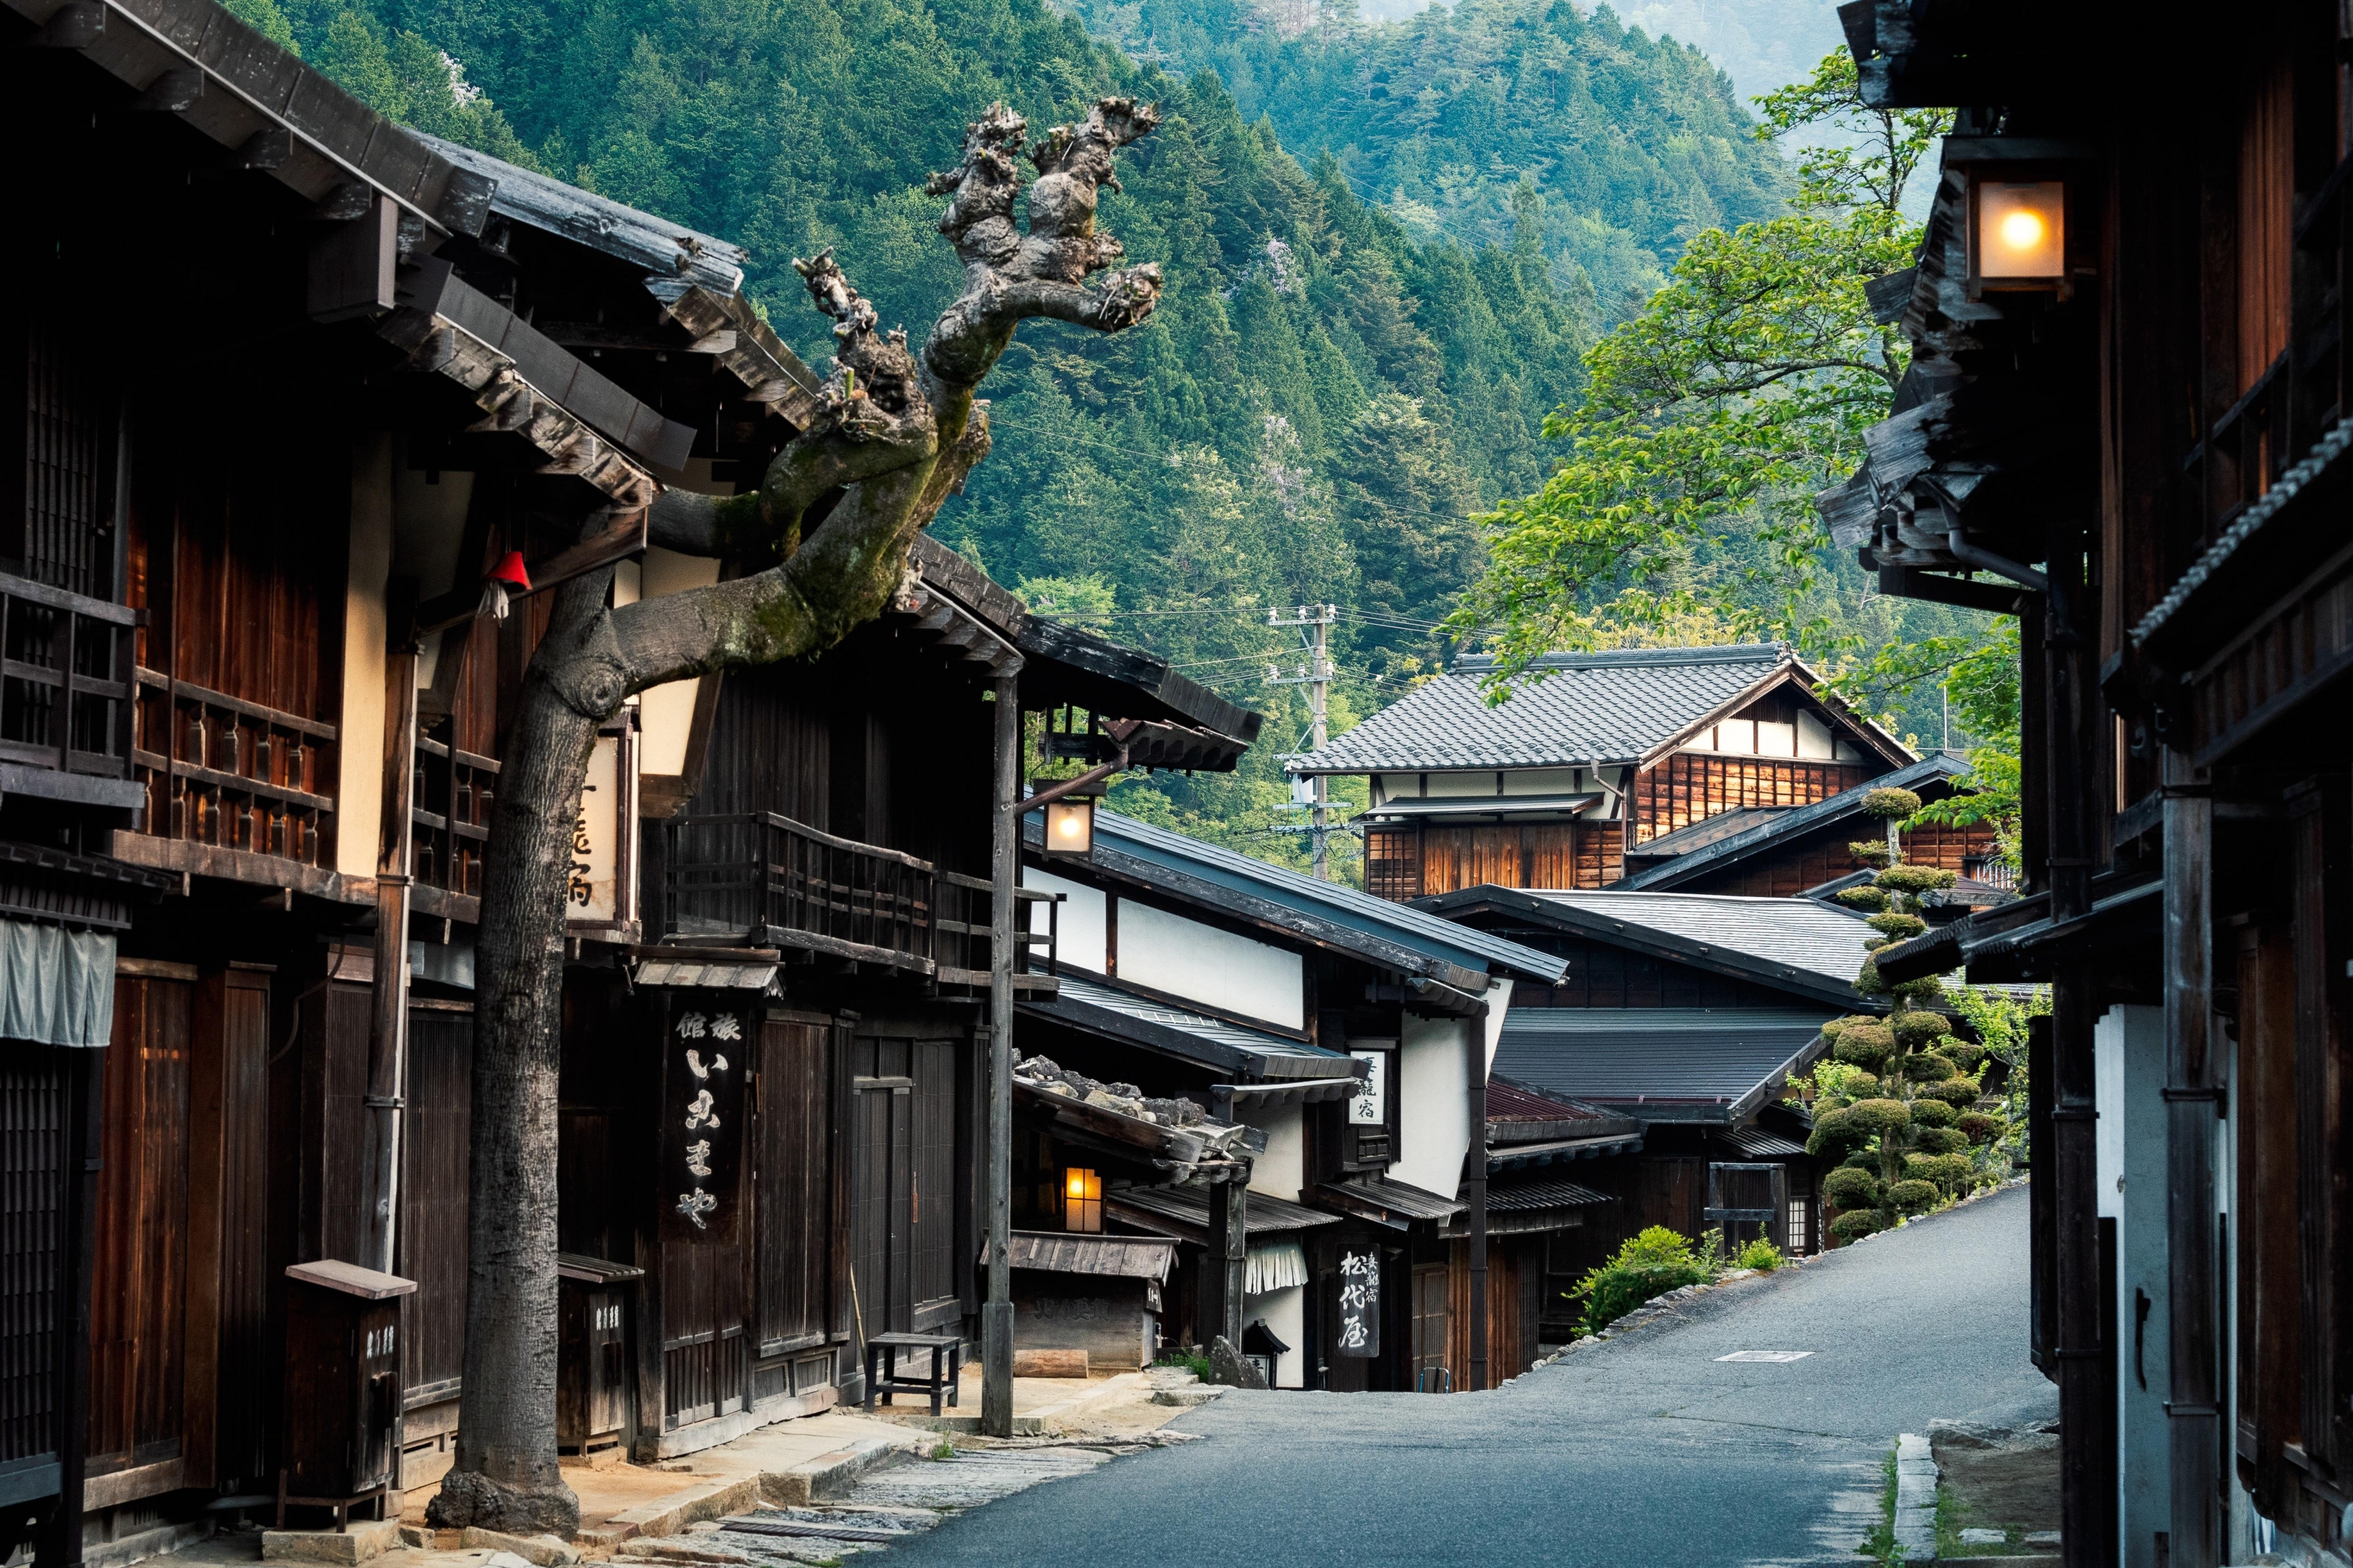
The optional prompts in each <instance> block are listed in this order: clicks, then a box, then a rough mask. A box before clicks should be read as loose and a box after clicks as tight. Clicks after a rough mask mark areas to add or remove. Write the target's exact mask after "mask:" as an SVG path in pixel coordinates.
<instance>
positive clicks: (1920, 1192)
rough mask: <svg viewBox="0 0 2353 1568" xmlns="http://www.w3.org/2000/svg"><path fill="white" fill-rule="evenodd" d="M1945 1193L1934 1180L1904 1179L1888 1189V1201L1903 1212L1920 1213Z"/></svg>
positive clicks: (1898, 1210)
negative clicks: (1939, 1189)
mask: <svg viewBox="0 0 2353 1568" xmlns="http://www.w3.org/2000/svg"><path fill="white" fill-rule="evenodd" d="M1944 1195H1945V1194H1943V1193H1941V1192H1939V1191H1937V1189H1936V1183H1934V1182H1922V1181H1902V1182H1898V1183H1896V1184H1894V1186H1892V1187H1890V1188H1888V1189H1887V1201H1888V1202H1889V1203H1891V1204H1893V1205H1895V1208H1896V1210H1897V1212H1899V1213H1902V1214H1918V1213H1919V1212H1920V1211H1921V1210H1922V1209H1925V1208H1929V1207H1932V1206H1934V1205H1935V1204H1936V1200H1937V1199H1938V1198H1940V1197H1943V1196H1944Z"/></svg>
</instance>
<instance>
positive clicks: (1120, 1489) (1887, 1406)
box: [889, 1189, 2058, 1568]
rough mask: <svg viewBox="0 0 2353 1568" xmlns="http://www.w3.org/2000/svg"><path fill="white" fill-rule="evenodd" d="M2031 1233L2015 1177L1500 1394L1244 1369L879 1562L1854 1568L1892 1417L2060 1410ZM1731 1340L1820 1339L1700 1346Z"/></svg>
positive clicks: (1912, 1421) (1913, 1425)
mask: <svg viewBox="0 0 2353 1568" xmlns="http://www.w3.org/2000/svg"><path fill="white" fill-rule="evenodd" d="M2026 1244H2027V1217H2026V1194H2025V1192H2024V1191H2023V1190H2022V1189H2019V1190H2012V1191H2010V1192H2006V1193H2002V1194H1997V1195H1995V1196H1993V1197H1990V1198H1987V1199H1984V1200H1982V1201H1980V1202H1978V1203H1976V1204H1972V1205H1968V1206H1967V1207H1965V1208H1961V1209H1957V1210H1955V1211H1953V1212H1951V1213H1949V1214H1947V1215H1939V1216H1937V1217H1936V1218H1935V1219H1932V1220H1929V1221H1927V1222H1926V1223H1923V1224H1920V1225H1916V1226H1910V1227H1907V1228H1906V1229H1905V1230H1903V1231H1900V1232H1897V1233H1896V1234H1894V1235H1891V1236H1884V1237H1878V1238H1876V1239H1874V1240H1873V1241H1871V1242H1869V1243H1867V1244H1865V1245H1863V1246H1861V1247H1850V1248H1845V1249H1843V1250H1841V1251H1840V1252H1837V1253H1834V1254H1832V1255H1831V1256H1830V1257H1828V1258H1823V1259H1821V1260H1820V1261H1819V1262H1817V1263H1814V1264H1811V1265H1809V1266H1808V1267H1806V1268H1802V1269H1797V1270H1792V1271H1788V1272H1786V1273H1782V1274H1777V1275H1774V1276H1772V1277H1769V1278H1767V1279H1758V1280H1753V1281H1748V1282H1744V1283H1740V1284H1736V1285H1733V1286H1730V1287H1727V1288H1725V1289H1721V1290H1716V1291H1711V1292H1708V1293H1705V1294H1704V1295H1701V1296H1698V1297H1695V1298H1692V1299H1691V1300H1689V1301H1688V1302H1687V1303H1686V1304H1685V1305H1684V1307H1683V1310H1682V1311H1681V1312H1680V1313H1679V1314H1678V1315H1677V1317H1675V1318H1674V1319H1672V1320H1661V1321H1656V1322H1653V1323H1651V1324H1649V1325H1645V1326H1643V1327H1641V1328H1639V1329H1636V1330H1634V1331H1630V1332H1629V1333H1627V1334H1626V1335H1625V1336H1624V1337H1622V1338H1618V1339H1612V1340H1609V1341H1608V1342H1604V1343H1601V1344H1599V1345H1589V1346H1588V1347H1586V1348H1585V1349H1583V1350H1580V1351H1577V1352H1574V1353H1573V1354H1571V1355H1569V1356H1567V1357H1566V1358H1565V1359H1563V1360H1561V1361H1559V1362H1556V1363H1554V1364H1553V1365H1551V1366H1548V1367H1545V1368H1543V1369H1541V1370H1539V1371H1536V1372H1534V1373H1529V1374H1528V1375H1526V1376H1525V1377H1523V1378H1521V1379H1520V1380H1519V1381H1517V1382H1516V1383H1514V1384H1512V1385H1511V1386H1509V1387H1507V1388H1503V1389H1499V1390H1496V1391H1495V1392H1493V1393H1491V1394H1456V1395H1453V1396H1451V1397H1435V1396H1417V1395H1412V1394H1296V1393H1293V1394H1284V1393H1248V1392H1242V1391H1236V1392H1234V1393H1230V1394H1227V1395H1226V1396H1225V1397H1224V1398H1222V1399H1220V1400H1219V1401H1218V1402H1217V1403H1216V1404H1214V1405H1208V1406H1205V1407H1203V1408H1202V1409H1200V1410H1198V1411H1189V1412H1187V1413H1186V1414H1184V1415H1180V1416H1179V1417H1178V1418H1177V1420H1176V1422H1175V1423H1174V1425H1175V1426H1177V1427H1178V1428H1179V1429H1181V1430H1185V1431H1190V1432H1198V1433H1200V1434H1202V1435H1203V1436H1206V1437H1207V1438H1208V1441H1206V1442H1200V1443H1193V1444H1188V1445H1186V1446H1184V1447H1174V1448H1166V1449H1159V1450H1155V1451H1153V1452H1150V1453H1145V1454H1139V1455H1135V1456H1132V1457H1130V1458H1122V1459H1119V1460H1116V1461H1114V1462H1113V1463H1111V1464H1107V1465H1104V1466H1103V1467H1101V1468H1098V1469H1096V1470H1094V1471H1092V1472H1091V1473H1089V1474H1086V1475H1083V1476H1080V1477H1077V1478H1075V1479H1070V1480H1064V1481H1057V1482H1055V1483H1053V1484H1051V1485H1049V1486H1041V1487H1037V1488H1033V1489H1030V1490H1029V1491H1025V1492H1022V1493H1020V1494H1018V1495H1017V1496H1014V1497H1009V1498H1007V1499H1005V1500H1003V1501H1000V1502H997V1503H994V1504H991V1505H990V1506H988V1507H987V1508H984V1509H978V1510H974V1511H972V1512H971V1513H968V1514H965V1515H964V1516H962V1517H959V1518H955V1519H951V1520H949V1521H947V1522H946V1523H944V1524H943V1525H942V1526H941V1527H940V1528H938V1529H936V1530H934V1531H930V1532H928V1533H927V1534H925V1535H924V1536H923V1538H922V1539H920V1540H918V1541H913V1542H908V1543H907V1544H905V1545H903V1546H897V1547H893V1548H892V1551H891V1552H890V1553H889V1558H890V1561H891V1563H892V1568H927V1565H931V1564H946V1563H988V1564H992V1565H1001V1564H1008V1563H1023V1564H1027V1563H1057V1564H1096V1563H1103V1564H1113V1563H1151V1564H1155V1565H1161V1564H1172V1565H1183V1568H1195V1565H1199V1568H1214V1565H1219V1564H1228V1563H1231V1564H1237V1565H1240V1564H1248V1565H1250V1568H1268V1565H1272V1564H1282V1565H1286V1568H1288V1565H1292V1564H1297V1565H1302V1568H1313V1565H1321V1564H1327V1563H1328V1564H1331V1565H1333V1568H1342V1565H1346V1568H1362V1565H1365V1564H1375V1563H1412V1564H1416V1565H1422V1568H1435V1565H1438V1564H1450V1563H1463V1564H1470V1563H1477V1564H1480V1565H1482V1568H1493V1565H1496V1564H1517V1563H1545V1564H1574V1565H1580V1568H1581V1565H1584V1564H1594V1565H1596V1568H1599V1565H1604V1564H1606V1565H1608V1568H1650V1565H1653V1564H1655V1565H1659V1568H1669V1565H1672V1568H1713V1565H1717V1564H1725V1565H1733V1564H1738V1565H1751V1564H1780V1563H1848V1564H1850V1565H1852V1564H1853V1563H1855V1562H1856V1561H1857V1559H1856V1558H1855V1556H1854V1549H1855V1546H1856V1545H1857V1543H1858V1542H1860V1541H1861V1540H1862V1537H1863V1535H1864V1534H1865V1533H1866V1532H1867V1531H1869V1530H1870V1529H1871V1527H1872V1526H1873V1523H1874V1522H1875V1521H1876V1519H1877V1510H1878V1493H1879V1488H1880V1485H1881V1465H1882V1462H1883V1459H1884V1458H1885V1456H1886V1454H1887V1453H1888V1451H1889V1450H1890V1449H1891V1448H1892V1447H1894V1440H1895V1436H1896V1435H1897V1434H1898V1433H1900V1432H1925V1431H1926V1429H1927V1424H1928V1422H1929V1421H1930V1420H1931V1419H1932V1418H1934V1417H1936V1416H1948V1417H1952V1418H1954V1419H1959V1420H1977V1421H1988V1422H1996V1423H2003V1424H2015V1423H2019V1422H2023V1421H2026V1420H2031V1419H2040V1418H2046V1417H2052V1416H2055V1415H2057V1413H2058V1400H2057V1395H2056V1393H2055V1391H2054V1390H2053V1389H2052V1385H2051V1384H2048V1383H2046V1382H2045V1381H2044V1380H2043V1378H2042V1375H2041V1374H2040V1373H2037V1372H2036V1371H2035V1370H2034V1369H2033V1367H2032V1366H2031V1364H2029V1363H2028V1361H2027V1251H2026ZM1742 1350H1769V1351H1799V1350H1803V1351H1811V1352H1813V1353H1812V1354H1811V1355H1810V1356H1807V1357H1806V1358H1805V1359H1803V1360H1800V1361H1796V1362H1790V1363H1741V1362H1721V1361H1718V1360H1716V1359H1715V1358H1716V1357H1718V1356H1721V1355H1724V1354H1725V1353H1727V1352H1733V1351H1742Z"/></svg>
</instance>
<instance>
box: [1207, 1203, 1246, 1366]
mask: <svg viewBox="0 0 2353 1568" xmlns="http://www.w3.org/2000/svg"><path fill="white" fill-rule="evenodd" d="M1205 1261H1206V1263H1207V1268H1208V1273H1207V1277H1206V1278H1205V1279H1203V1280H1202V1281H1201V1284H1202V1289H1203V1293H1204V1295H1205V1296H1206V1297H1207V1300H1206V1301H1205V1302H1204V1305H1205V1306H1206V1307H1207V1309H1208V1320H1209V1321H1208V1333H1209V1335H1210V1337H1211V1338H1212V1339H1215V1338H1216V1337H1217V1336H1219V1335H1220V1334H1222V1335H1224V1336H1225V1337H1226V1338H1227V1339H1229V1340H1231V1341H1232V1342H1234V1349H1235V1350H1237V1351H1240V1349H1241V1348H1242V1300H1243V1289H1242V1288H1243V1286H1244V1285H1245V1284H1247V1283H1248V1281H1249V1268H1250V1183H1249V1182H1248V1181H1247V1180H1235V1181H1229V1182H1220V1183H1219V1184H1217V1185H1215V1186H1214V1187H1212V1188H1211V1189H1210V1192H1209V1245H1208V1258H1206V1260H1205Z"/></svg>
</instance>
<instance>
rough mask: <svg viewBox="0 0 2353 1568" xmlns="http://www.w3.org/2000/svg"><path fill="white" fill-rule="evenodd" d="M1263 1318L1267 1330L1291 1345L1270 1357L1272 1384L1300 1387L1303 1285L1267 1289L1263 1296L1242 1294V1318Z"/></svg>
mask: <svg viewBox="0 0 2353 1568" xmlns="http://www.w3.org/2000/svg"><path fill="white" fill-rule="evenodd" d="M1261 1318H1264V1319H1265V1320H1266V1326H1267V1331H1269V1332H1270V1333H1271V1334H1273V1335H1274V1337H1275V1338H1276V1339H1278V1340H1281V1341H1282V1342H1283V1343H1284V1344H1287V1345H1289V1346H1290V1347H1291V1348H1290V1349H1289V1350H1287V1351H1285V1352H1282V1354H1281V1355H1279V1356H1277V1357H1275V1358H1274V1385H1275V1387H1277V1388H1304V1387H1306V1386H1307V1384H1306V1383H1305V1381H1304V1380H1303V1378H1302V1376H1301V1373H1302V1371H1303V1361H1302V1352H1303V1350H1304V1348H1305V1346H1306V1344H1307V1288H1306V1287H1305V1286H1303V1285H1293V1287H1291V1289H1288V1290H1270V1291H1268V1292H1267V1293H1266V1294H1265V1295H1263V1296H1245V1297H1243V1298H1242V1321H1243V1322H1244V1323H1252V1322H1255V1321H1258V1320H1259V1319H1261Z"/></svg>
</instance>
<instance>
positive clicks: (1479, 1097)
mask: <svg viewBox="0 0 2353 1568" xmlns="http://www.w3.org/2000/svg"><path fill="white" fill-rule="evenodd" d="M1486 1025H1487V1015H1486V1009H1484V1008H1483V1007H1482V1008H1481V1009H1480V1011H1479V1014H1478V1016H1475V1017H1473V1018H1472V1019H1470V1020H1469V1021H1468V1022H1467V1023H1466V1024H1465V1025H1464V1026H1463V1035H1464V1038H1465V1042H1466V1043H1467V1045H1468V1046H1469V1047H1470V1058H1471V1083H1470V1089H1471V1147H1470V1148H1469V1149H1468V1150H1466V1151H1465V1152H1464V1153H1463V1157H1462V1195H1463V1197H1464V1199H1465V1200H1466V1201H1467V1203H1468V1204H1469V1206H1470V1210H1471V1213H1470V1215H1469V1221H1470V1230H1471V1240H1470V1243H1469V1247H1470V1251H1471V1370H1470V1375H1469V1376H1468V1377H1466V1378H1464V1379H1463V1382H1462V1387H1463V1390H1464V1391H1465V1392H1466V1393H1472V1394H1476V1393H1478V1392H1479V1391H1480V1390H1482V1389H1483V1388H1485V1387H1487V1386H1488V1378H1487V1027H1486Z"/></svg>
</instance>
